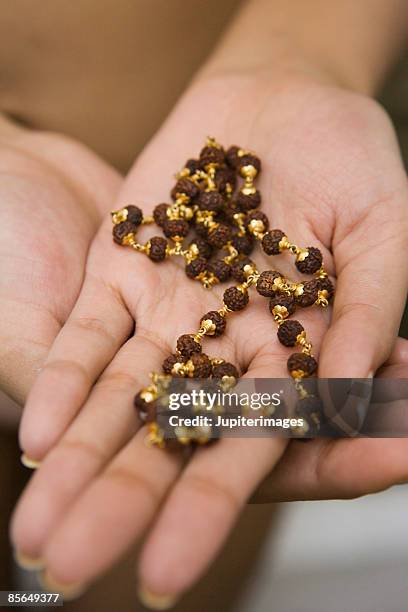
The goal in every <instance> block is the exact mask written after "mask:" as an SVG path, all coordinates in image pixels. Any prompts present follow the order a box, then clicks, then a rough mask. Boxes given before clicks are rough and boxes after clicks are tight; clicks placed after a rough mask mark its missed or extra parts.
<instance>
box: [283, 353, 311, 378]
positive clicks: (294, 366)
mask: <svg viewBox="0 0 408 612" xmlns="http://www.w3.org/2000/svg"><path fill="white" fill-rule="evenodd" d="M287 366H288V370H289V372H290V374H291V376H293V378H298V377H300V378H301V377H302V376H312V374H314V373H315V372H316V370H317V361H316V359H315V358H314V357H312V356H311V355H307V354H306V353H293V354H292V355H291V356H290V357H289V359H288V361H287Z"/></svg>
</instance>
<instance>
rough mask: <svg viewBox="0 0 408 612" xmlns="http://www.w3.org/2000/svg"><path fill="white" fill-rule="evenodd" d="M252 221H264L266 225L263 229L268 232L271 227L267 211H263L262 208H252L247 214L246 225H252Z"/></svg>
mask: <svg viewBox="0 0 408 612" xmlns="http://www.w3.org/2000/svg"><path fill="white" fill-rule="evenodd" d="M251 221H261V223H263V226H264V229H263V231H264V232H266V231H267V230H268V229H269V219H268V217H267V216H266V215H265V213H263V212H262V211H260V210H251V211H250V212H249V213H248V214H247V216H246V217H245V226H246V227H250V224H251Z"/></svg>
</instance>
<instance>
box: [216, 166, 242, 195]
mask: <svg viewBox="0 0 408 612" xmlns="http://www.w3.org/2000/svg"><path fill="white" fill-rule="evenodd" d="M214 181H215V186H216V187H217V189H218V191H219V192H220V193H228V186H229V189H230V191H233V190H234V189H235V185H236V183H237V179H236V176H235V172H234V171H233V170H231V168H227V167H223V168H217V171H216V173H215V179H214Z"/></svg>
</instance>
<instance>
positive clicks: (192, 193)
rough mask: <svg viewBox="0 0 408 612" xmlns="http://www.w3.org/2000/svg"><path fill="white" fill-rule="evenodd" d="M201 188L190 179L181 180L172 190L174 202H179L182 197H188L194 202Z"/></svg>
mask: <svg viewBox="0 0 408 612" xmlns="http://www.w3.org/2000/svg"><path fill="white" fill-rule="evenodd" d="M199 191H200V190H199V188H198V187H197V185H195V183H193V181H190V179H188V178H181V179H179V180H178V181H177V183H176V184H175V186H174V187H173V189H172V190H171V197H172V198H173V200H177V198H178V197H179V196H180V195H186V196H188V197H189V198H190V199H191V200H194V198H195V197H197V195H198V193H199Z"/></svg>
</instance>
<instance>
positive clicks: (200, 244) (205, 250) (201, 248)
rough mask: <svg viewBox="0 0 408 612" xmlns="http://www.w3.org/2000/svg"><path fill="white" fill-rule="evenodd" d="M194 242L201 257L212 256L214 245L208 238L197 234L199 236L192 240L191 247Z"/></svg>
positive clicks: (207, 257)
mask: <svg viewBox="0 0 408 612" xmlns="http://www.w3.org/2000/svg"><path fill="white" fill-rule="evenodd" d="M193 244H195V245H196V246H197V248H198V252H199V254H200V256H201V257H205V258H206V259H209V258H210V257H211V254H212V247H211V245H210V244H208V242H207V241H206V240H204V238H201V237H200V236H197V238H194V240H192V241H191V242H190V244H189V247H191V246H192V245H193Z"/></svg>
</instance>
